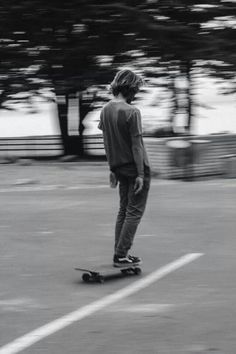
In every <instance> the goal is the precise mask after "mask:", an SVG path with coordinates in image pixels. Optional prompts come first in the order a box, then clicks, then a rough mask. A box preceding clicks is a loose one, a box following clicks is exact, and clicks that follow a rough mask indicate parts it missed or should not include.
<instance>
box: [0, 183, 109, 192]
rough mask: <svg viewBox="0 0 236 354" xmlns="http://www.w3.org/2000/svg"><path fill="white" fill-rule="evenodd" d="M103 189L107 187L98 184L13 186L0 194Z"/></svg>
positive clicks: (1, 190) (0, 190) (2, 190)
mask: <svg viewBox="0 0 236 354" xmlns="http://www.w3.org/2000/svg"><path fill="white" fill-rule="evenodd" d="M103 188H107V189H108V188H109V186H108V185H106V184H100V185H89V184H81V185H79V186H68V187H67V186H61V185H60V186H58V185H44V186H37V187H34V186H32V187H31V186H28V187H25V186H14V187H8V188H4V189H2V188H1V189H0V193H12V192H13V193H15V192H41V191H54V190H58V189H60V190H80V189H103Z"/></svg>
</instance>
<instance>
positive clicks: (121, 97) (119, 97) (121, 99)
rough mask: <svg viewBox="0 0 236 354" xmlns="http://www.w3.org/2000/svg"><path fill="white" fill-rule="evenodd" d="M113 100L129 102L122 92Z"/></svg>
mask: <svg viewBox="0 0 236 354" xmlns="http://www.w3.org/2000/svg"><path fill="white" fill-rule="evenodd" d="M113 101H116V102H125V103H127V101H126V99H125V98H124V96H123V95H122V94H121V93H119V95H117V96H115V97H114V99H113Z"/></svg>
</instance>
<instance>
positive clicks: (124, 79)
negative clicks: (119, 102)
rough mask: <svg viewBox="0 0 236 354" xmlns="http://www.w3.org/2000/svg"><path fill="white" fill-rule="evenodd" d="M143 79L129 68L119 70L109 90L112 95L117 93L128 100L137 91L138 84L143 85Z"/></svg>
mask: <svg viewBox="0 0 236 354" xmlns="http://www.w3.org/2000/svg"><path fill="white" fill-rule="evenodd" d="M143 83H144V82H143V79H142V78H141V77H140V76H138V75H136V74H135V73H134V72H133V71H131V70H127V69H125V70H121V71H119V72H118V73H117V74H116V76H115V77H114V80H113V81H112V83H111V91H112V93H113V95H114V96H118V95H119V93H121V94H122V96H124V98H126V99H127V101H129V100H130V99H131V98H132V97H134V95H135V94H136V93H137V92H138V91H139V88H140V86H142V85H143Z"/></svg>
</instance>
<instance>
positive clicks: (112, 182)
mask: <svg viewBox="0 0 236 354" xmlns="http://www.w3.org/2000/svg"><path fill="white" fill-rule="evenodd" d="M117 183H118V181H117V178H116V175H115V173H113V172H110V187H111V188H116V186H117Z"/></svg>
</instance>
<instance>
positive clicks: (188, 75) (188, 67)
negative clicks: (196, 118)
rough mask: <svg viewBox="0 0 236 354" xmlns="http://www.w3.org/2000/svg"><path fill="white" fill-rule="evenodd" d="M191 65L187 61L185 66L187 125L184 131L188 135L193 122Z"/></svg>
mask: <svg viewBox="0 0 236 354" xmlns="http://www.w3.org/2000/svg"><path fill="white" fill-rule="evenodd" d="M191 69H192V63H191V61H188V62H187V64H186V79H187V89H186V99H187V104H186V113H187V123H186V126H185V128H186V130H187V131H188V132H189V133H190V130H191V126H192V120H193V79H192V73H191Z"/></svg>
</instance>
